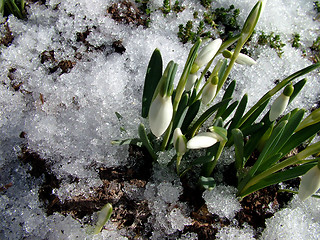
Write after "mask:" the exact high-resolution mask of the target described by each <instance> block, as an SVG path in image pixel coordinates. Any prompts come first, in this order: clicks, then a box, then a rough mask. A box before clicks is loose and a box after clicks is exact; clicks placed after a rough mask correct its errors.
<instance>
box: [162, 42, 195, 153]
mask: <svg viewBox="0 0 320 240" xmlns="http://www.w3.org/2000/svg"><path fill="white" fill-rule="evenodd" d="M200 44H201V40H200V39H199V40H198V41H197V42H196V43H195V44H194V45H193V47H192V48H191V50H190V53H189V56H188V59H187V62H186V65H185V66H184V70H183V73H182V75H181V77H180V80H179V83H178V86H177V88H176V95H175V98H174V101H173V115H172V120H171V122H170V125H169V127H168V128H167V130H166V132H165V135H164V137H163V141H162V144H161V151H164V150H165V149H166V147H167V145H168V142H169V138H170V135H171V131H172V126H173V121H174V119H175V116H176V113H177V110H178V106H179V102H180V100H181V97H182V94H183V91H184V87H185V85H186V82H187V79H188V76H189V74H190V70H191V68H192V65H193V62H194V60H195V59H196V56H197V52H198V50H199V47H200Z"/></svg>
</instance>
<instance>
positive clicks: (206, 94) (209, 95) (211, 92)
mask: <svg viewBox="0 0 320 240" xmlns="http://www.w3.org/2000/svg"><path fill="white" fill-rule="evenodd" d="M216 92H217V85H213V84H211V83H208V84H207V85H206V86H205V87H204V89H203V92H202V97H201V102H202V103H203V104H204V105H207V104H208V103H209V102H211V100H212V99H213V98H214V96H215V95H216Z"/></svg>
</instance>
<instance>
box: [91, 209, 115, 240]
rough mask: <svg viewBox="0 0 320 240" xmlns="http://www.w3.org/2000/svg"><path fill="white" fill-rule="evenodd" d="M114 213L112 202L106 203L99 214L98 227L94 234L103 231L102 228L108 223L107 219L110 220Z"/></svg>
mask: <svg viewBox="0 0 320 240" xmlns="http://www.w3.org/2000/svg"><path fill="white" fill-rule="evenodd" d="M111 214H112V205H111V204H110V203H107V204H106V205H104V207H103V208H102V209H101V211H100V212H99V214H98V221H97V224H96V227H95V229H94V231H93V234H98V233H100V232H101V229H102V228H103V226H104V225H105V224H106V222H107V221H109V219H110V217H111Z"/></svg>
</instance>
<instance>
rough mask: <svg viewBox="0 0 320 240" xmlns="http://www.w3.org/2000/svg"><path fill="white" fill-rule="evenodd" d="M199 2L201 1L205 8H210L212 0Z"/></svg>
mask: <svg viewBox="0 0 320 240" xmlns="http://www.w3.org/2000/svg"><path fill="white" fill-rule="evenodd" d="M200 3H201V5H202V6H204V7H205V8H210V7H211V3H212V0H200Z"/></svg>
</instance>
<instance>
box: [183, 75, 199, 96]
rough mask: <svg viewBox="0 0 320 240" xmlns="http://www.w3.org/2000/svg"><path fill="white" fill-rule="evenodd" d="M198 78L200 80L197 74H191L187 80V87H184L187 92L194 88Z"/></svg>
mask: <svg viewBox="0 0 320 240" xmlns="http://www.w3.org/2000/svg"><path fill="white" fill-rule="evenodd" d="M197 78H198V76H197V74H195V73H194V74H192V73H190V74H189V77H188V79H187V82H186V85H185V87H184V88H185V90H186V91H187V92H188V91H190V90H191V88H192V87H193V85H194V83H195V82H196V80H197Z"/></svg>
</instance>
